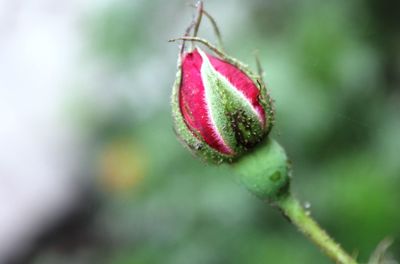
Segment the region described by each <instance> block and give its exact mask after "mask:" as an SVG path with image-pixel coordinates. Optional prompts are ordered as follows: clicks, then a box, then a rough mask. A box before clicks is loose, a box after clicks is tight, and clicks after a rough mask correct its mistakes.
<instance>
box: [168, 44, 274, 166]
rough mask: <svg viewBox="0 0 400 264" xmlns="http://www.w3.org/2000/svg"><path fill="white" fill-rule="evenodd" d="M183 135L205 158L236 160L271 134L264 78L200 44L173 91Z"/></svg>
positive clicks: (178, 128) (182, 66) (182, 63)
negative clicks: (203, 49) (212, 52)
mask: <svg viewBox="0 0 400 264" xmlns="http://www.w3.org/2000/svg"><path fill="white" fill-rule="evenodd" d="M172 108H173V117H174V121H175V130H176V133H177V135H178V137H179V138H180V139H181V140H182V141H183V142H184V144H186V145H187V146H188V147H189V148H190V149H191V150H192V151H193V152H194V153H195V154H196V155H197V156H200V157H201V158H203V159H204V160H206V161H211V162H214V163H221V162H224V161H229V162H232V161H233V160H235V159H236V158H237V157H239V156H241V155H242V154H243V153H245V152H247V151H248V150H250V149H252V148H253V147H254V146H255V145H257V144H258V143H259V142H260V141H261V140H263V139H264V138H265V136H266V135H267V134H268V133H269V131H270V129H271V127H272V123H273V116H274V113H273V109H272V103H271V99H270V97H269V95H268V94H267V92H266V89H265V87H264V84H263V83H262V82H261V80H260V77H259V76H258V75H256V74H253V73H252V72H251V71H250V70H249V69H248V68H247V67H246V66H244V65H242V64H241V63H240V62H238V61H236V60H234V59H230V58H218V57H215V56H212V55H210V54H207V53H205V52H204V51H202V50H201V49H199V48H196V49H194V50H193V51H191V52H186V53H184V54H183V55H182V58H181V60H180V61H179V63H178V74H177V79H176V81H175V85H174V90H173V95H172Z"/></svg>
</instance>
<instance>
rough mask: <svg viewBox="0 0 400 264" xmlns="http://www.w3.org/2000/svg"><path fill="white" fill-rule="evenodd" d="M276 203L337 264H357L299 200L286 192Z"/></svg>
mask: <svg viewBox="0 0 400 264" xmlns="http://www.w3.org/2000/svg"><path fill="white" fill-rule="evenodd" d="M276 205H277V206H278V207H279V208H280V209H281V210H282V212H283V214H284V215H285V216H286V217H287V218H288V219H289V220H290V222H292V223H293V224H294V225H295V226H296V227H297V228H298V229H299V230H300V232H302V233H303V234H304V235H305V236H307V237H308V238H309V239H310V240H311V241H312V242H313V243H314V244H315V245H317V246H318V247H319V248H320V249H321V250H322V252H323V253H325V254H326V255H327V256H328V257H330V258H331V259H332V260H334V261H335V262H336V263H339V264H357V262H356V261H355V260H354V259H353V258H352V257H351V256H350V255H349V254H348V253H347V252H346V251H344V250H343V248H342V247H341V246H340V245H339V244H338V243H336V242H335V241H334V240H333V239H332V238H331V237H330V236H329V235H328V234H327V233H326V232H325V230H323V229H322V228H321V227H320V226H319V225H318V224H317V223H316V222H315V221H314V220H313V219H312V217H311V216H310V213H309V212H307V211H306V210H305V209H304V208H303V206H302V205H301V204H300V202H299V201H298V200H297V199H296V198H295V197H293V195H291V194H288V195H285V196H283V197H281V198H280V199H278V200H277V202H276Z"/></svg>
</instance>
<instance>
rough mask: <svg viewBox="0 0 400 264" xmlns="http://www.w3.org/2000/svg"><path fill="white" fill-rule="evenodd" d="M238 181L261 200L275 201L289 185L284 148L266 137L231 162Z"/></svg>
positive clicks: (283, 193) (287, 163)
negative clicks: (252, 148)
mask: <svg viewBox="0 0 400 264" xmlns="http://www.w3.org/2000/svg"><path fill="white" fill-rule="evenodd" d="M232 167H233V168H234V170H235V171H236V172H237V174H238V176H239V180H240V182H241V183H242V184H243V185H244V186H245V187H246V188H247V189H248V190H249V191H250V192H251V193H253V194H254V195H256V196H257V197H258V198H260V199H262V200H268V201H270V202H275V201H277V200H278V199H279V198H280V197H282V196H284V195H287V194H288V192H289V187H290V168H289V161H288V158H287V156H286V153H285V151H284V149H283V148H282V147H281V146H280V145H279V144H278V142H276V141H275V140H273V139H271V138H267V139H266V140H265V141H264V142H262V143H261V144H259V145H258V146H257V147H256V148H255V149H254V150H252V151H250V152H249V153H247V155H244V156H242V157H241V158H240V159H238V160H237V161H235V162H234V163H233V164H232Z"/></svg>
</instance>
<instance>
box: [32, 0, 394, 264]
mask: <svg viewBox="0 0 400 264" xmlns="http://www.w3.org/2000/svg"><path fill="white" fill-rule="evenodd" d="M187 3H188V2H187V1H183V0H182V1H179V0H174V1H161V0H154V1H144V0H137V1H128V0H126V1H123V0H118V1H115V2H112V3H111V4H109V5H107V6H106V7H105V8H100V9H99V10H97V11H96V12H93V13H90V14H88V15H87V17H85V19H84V23H83V29H82V31H83V33H84V34H85V41H86V46H87V48H86V55H85V58H84V60H86V61H90V62H91V63H94V64H95V63H99V64H101V65H102V66H101V67H102V69H103V71H102V75H101V77H102V78H100V79H99V80H98V84H97V85H98V86H99V87H100V86H101V87H103V90H107V91H108V93H109V94H111V95H112V96H110V99H109V100H110V105H111V106H109V107H108V108H107V111H105V110H104V109H103V107H104V105H101V104H98V103H97V101H96V100H94V99H93V100H90V99H89V98H86V97H83V98H77V100H76V102H74V103H73V104H74V107H75V106H77V107H78V108H75V110H74V111H77V112H78V113H79V118H77V122H79V123H80V126H81V127H82V129H83V130H84V131H85V133H86V134H87V137H88V138H89V139H90V142H91V144H90V146H91V148H92V150H91V151H90V153H92V156H91V157H90V158H89V159H90V161H91V162H90V163H89V165H88V166H87V168H86V169H87V170H88V171H89V172H90V174H93V175H94V182H95V183H94V184H95V186H96V196H97V197H98V199H99V203H98V204H99V205H98V207H97V210H96V211H95V213H94V215H92V216H91V218H90V219H89V220H88V223H87V225H86V226H85V227H84V228H83V230H81V231H80V232H78V234H76V235H75V236H73V237H72V238H70V240H71V241H72V242H71V243H69V244H68V249H67V250H66V249H65V248H63V247H62V246H61V247H58V246H50V247H44V248H43V249H41V250H39V251H38V253H37V254H36V256H35V258H34V259H35V261H34V262H35V263H115V264H124V263H138V264H139V263H140V264H142V263H143V264H144V263H163V264H187V263H190V264H200V263H238V264H239V263H252V264H253V263H254V264H258V263H280V264H285V263H288V264H293V263H331V262H330V261H329V260H328V259H327V258H326V257H325V256H323V255H322V253H320V252H319V250H318V249H317V248H315V247H314V246H313V245H312V244H311V243H310V242H309V241H307V240H306V239H305V238H304V237H303V236H302V235H301V234H299V233H298V232H297V231H296V230H295V228H294V227H293V226H291V225H290V224H289V223H288V222H287V221H286V220H285V219H284V218H283V217H282V216H281V215H280V214H279V212H278V211H277V210H276V209H274V208H271V207H269V206H268V205H267V204H266V203H264V202H262V201H259V200H257V199H256V198H255V197H253V196H252V195H251V194H249V193H247V191H246V190H245V189H244V188H242V187H241V186H240V185H239V184H238V182H237V180H236V178H235V177H234V175H232V174H231V171H230V170H229V169H228V168H226V167H223V168H217V167H214V166H209V165H205V164H202V163H201V162H199V161H198V160H196V159H195V158H193V157H192V156H191V155H190V154H189V152H188V151H187V150H186V149H184V148H183V147H182V145H181V144H180V143H179V142H178V140H177V139H176V137H175V135H174V133H173V130H172V119H171V114H170V105H169V101H170V92H171V87H172V84H173V82H174V77H175V73H176V59H177V53H178V45H177V44H176V43H172V44H171V43H168V42H167V40H168V39H170V38H174V37H178V36H180V35H181V34H182V33H183V31H184V29H185V28H186V27H187V25H188V24H189V23H190V19H191V15H192V13H193V10H192V8H191V7H190V6H188V4H187ZM205 7H206V9H207V10H208V11H209V12H210V13H211V14H212V15H213V16H214V17H215V19H216V20H217V22H219V24H220V27H221V30H222V35H223V37H224V42H225V46H226V47H225V48H226V50H227V51H228V52H229V53H230V54H231V55H232V56H234V57H237V58H239V59H241V60H242V61H244V62H246V63H248V64H250V65H251V66H252V67H254V65H255V63H254V56H253V51H254V50H255V49H258V50H259V54H260V59H261V62H262V64H263V67H264V69H265V73H266V75H265V80H266V83H267V87H268V88H269V91H270V92H271V94H272V96H273V98H274V99H275V103H276V112H277V124H276V127H275V128H274V131H273V137H274V138H276V139H277V140H278V141H279V142H281V143H282V145H283V146H284V147H285V149H286V150H287V152H288V154H289V156H290V158H291V160H292V163H293V176H294V178H293V184H292V186H293V190H294V192H295V193H296V194H297V195H298V196H299V197H300V198H301V199H302V200H303V201H304V202H308V203H310V204H311V212H312V215H313V216H315V218H316V219H317V220H318V221H319V222H320V223H321V225H322V226H323V227H325V228H326V229H327V230H328V232H329V233H331V234H332V235H333V237H335V239H336V240H337V241H339V242H340V243H341V244H342V245H343V247H344V248H345V249H347V250H348V251H349V252H351V253H354V254H355V255H357V256H358V259H359V260H360V261H362V262H366V261H367V260H368V258H369V256H370V254H371V253H372V252H373V250H374V249H375V247H376V246H377V245H378V243H379V242H380V241H381V240H383V239H384V238H385V237H387V236H390V237H393V238H394V239H395V243H394V244H393V245H392V247H391V248H390V252H391V254H392V255H393V257H394V258H395V259H397V261H400V191H399V187H400V139H399V137H400V87H399V85H400V33H399V32H400V25H399V14H398V10H400V7H399V4H398V3H395V1H389V0H386V1H378V0H376V1H375V0H369V1H361V0H354V1H342V0H340V1H317V0H307V1H290V0H284V1H278V0H270V1H262V0H254V1H205ZM203 23H204V24H203V25H202V29H201V30H200V35H201V36H204V37H207V38H209V39H210V40H211V41H213V42H215V38H214V37H213V35H212V30H211V27H210V26H209V24H208V23H207V21H203ZM104 80H106V81H104ZM79 85H84V84H79V83H78V86H79ZM104 87H105V88H104ZM99 90H100V91H103V90H101V89H99ZM77 109H78V110H77ZM104 113H106V114H104ZM86 236H89V237H90V239H85V238H84V237H86ZM59 240H60V241H63V238H60V239H59Z"/></svg>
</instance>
